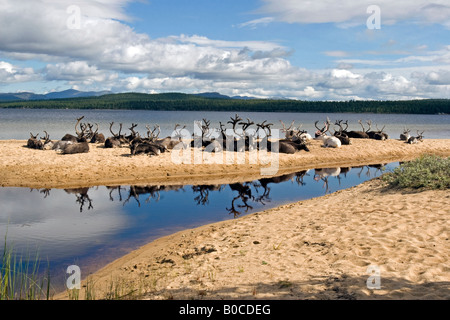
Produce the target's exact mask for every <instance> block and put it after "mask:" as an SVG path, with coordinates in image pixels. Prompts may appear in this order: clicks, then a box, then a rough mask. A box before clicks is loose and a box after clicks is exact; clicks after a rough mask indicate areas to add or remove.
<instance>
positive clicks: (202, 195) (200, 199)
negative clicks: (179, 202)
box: [192, 185, 222, 205]
mask: <svg viewBox="0 0 450 320" xmlns="http://www.w3.org/2000/svg"><path fill="white" fill-rule="evenodd" d="M220 190H222V186H221V185H200V186H192V191H193V192H194V193H197V192H198V193H199V195H198V196H197V197H195V198H194V200H195V201H197V204H201V205H205V204H209V192H210V191H220Z"/></svg>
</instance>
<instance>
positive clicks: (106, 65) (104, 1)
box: [0, 0, 450, 100]
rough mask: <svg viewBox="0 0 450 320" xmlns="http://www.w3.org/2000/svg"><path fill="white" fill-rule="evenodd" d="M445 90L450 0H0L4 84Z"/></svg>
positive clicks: (277, 91) (401, 94) (313, 92)
mask: <svg viewBox="0 0 450 320" xmlns="http://www.w3.org/2000/svg"><path fill="white" fill-rule="evenodd" d="M66 89H77V90H81V91H102V90H109V91H112V92H117V93H119V92H145V93H160V92H185V93H200V92H219V93H221V94H225V95H229V96H238V95H240V96H253V97H259V98H288V99H300V100H404V99H426V98H450V1H449V0H430V1H425V0H414V1H411V0H396V1H392V0H377V1H373V0H341V1H330V0H315V1H312V0H245V1H242V0H226V1H223V0H136V1H132V0H109V1H108V0H95V1H94V0H78V1H77V0H0V92H23V91H26V92H35V93H48V92H53V91H62V90H66Z"/></svg>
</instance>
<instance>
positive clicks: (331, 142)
mask: <svg viewBox="0 0 450 320" xmlns="http://www.w3.org/2000/svg"><path fill="white" fill-rule="evenodd" d="M318 122H319V121H316V122H315V123H314V126H315V127H316V128H317V131H316V133H315V137H316V138H315V139H316V140H322V141H323V144H322V147H323V148H340V147H341V145H342V143H341V140H339V139H338V138H336V137H334V136H327V132H328V130H329V126H330V120H329V119H327V121H326V122H325V126H324V127H323V128H319V127H318V126H317V123H318Z"/></svg>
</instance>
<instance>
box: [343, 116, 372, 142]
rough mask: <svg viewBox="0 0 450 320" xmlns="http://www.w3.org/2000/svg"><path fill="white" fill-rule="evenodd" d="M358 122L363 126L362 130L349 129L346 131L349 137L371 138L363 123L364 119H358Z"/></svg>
mask: <svg viewBox="0 0 450 320" xmlns="http://www.w3.org/2000/svg"><path fill="white" fill-rule="evenodd" d="M358 123H359V124H360V125H361V127H362V129H363V130H362V131H348V132H345V133H346V134H347V136H348V137H349V138H355V139H369V135H368V134H367V133H366V131H365V129H364V126H363V124H362V120H358Z"/></svg>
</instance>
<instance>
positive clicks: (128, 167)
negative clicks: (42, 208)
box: [0, 139, 450, 188]
mask: <svg viewBox="0 0 450 320" xmlns="http://www.w3.org/2000/svg"><path fill="white" fill-rule="evenodd" d="M25 145H26V141H18V140H7V141H0V186H3V187H7V186H8V187H30V188H77V187H90V186H97V185H129V184H132V185H145V184H153V185H155V184H156V185H169V184H170V185H175V184H224V183H233V182H243V181H251V180H255V179H259V178H262V177H268V176H263V175H262V171H261V168H270V167H271V166H273V163H274V162H273V161H272V162H269V163H268V164H267V165H260V164H258V163H256V164H252V163H251V162H250V159H251V158H250V154H249V153H248V152H246V153H245V154H246V159H244V163H243V164H237V163H235V164H217V163H215V164H214V163H213V164H207V163H205V162H207V161H208V159H207V158H205V159H203V160H202V161H199V162H202V164H201V165H199V164H195V163H194V161H196V160H195V159H194V156H195V154H194V152H192V155H191V159H190V161H191V164H174V163H173V161H172V157H173V156H172V153H163V154H161V155H159V156H154V157H151V158H150V157H148V156H146V155H138V156H133V157H131V156H130V150H129V149H128V148H117V149H105V148H103V146H101V145H91V147H90V151H89V153H86V154H74V155H61V154H57V153H56V152H54V151H51V150H46V151H42V150H33V149H29V148H26V147H25ZM309 148H310V152H304V151H301V152H298V153H296V154H293V155H288V154H280V157H279V166H278V170H277V172H275V173H274V174H271V175H269V176H276V175H281V174H286V173H292V172H298V171H301V170H306V169H314V168H326V167H340V166H348V165H353V166H356V165H367V164H378V163H388V162H393V161H404V160H411V159H413V158H415V157H417V156H419V155H421V154H425V153H431V154H437V155H443V156H448V155H450V140H448V139H436V140H432V139H429V140H425V141H424V143H420V144H416V145H410V144H407V143H404V142H402V141H399V140H387V141H376V140H365V139H364V140H358V139H353V144H352V145H350V146H342V147H341V148H340V149H332V148H322V147H321V142H320V141H312V142H311V144H310V146H309ZM227 154H228V152H225V156H224V158H222V160H223V161H222V162H223V163H225V160H226V156H227ZM205 157H206V155H205Z"/></svg>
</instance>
